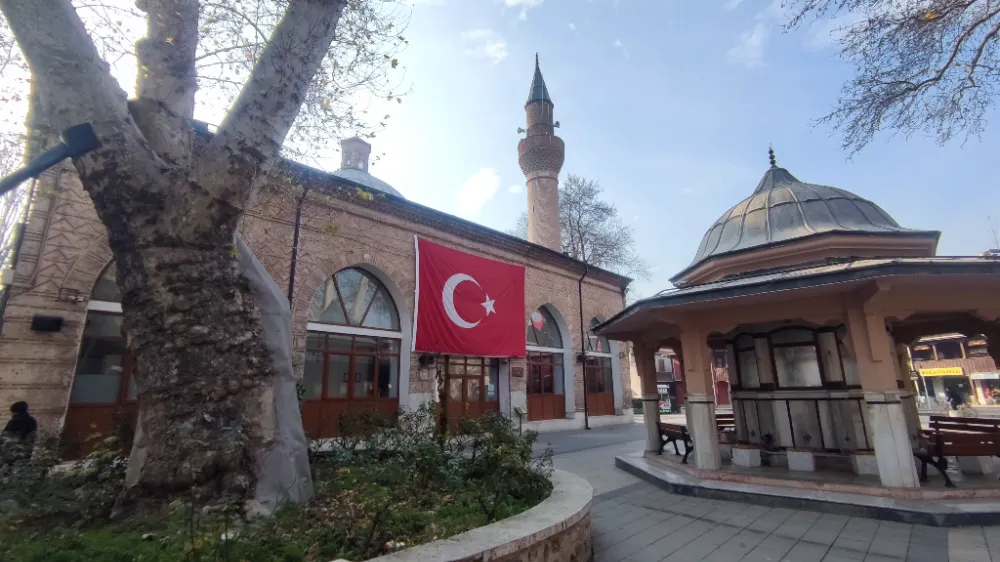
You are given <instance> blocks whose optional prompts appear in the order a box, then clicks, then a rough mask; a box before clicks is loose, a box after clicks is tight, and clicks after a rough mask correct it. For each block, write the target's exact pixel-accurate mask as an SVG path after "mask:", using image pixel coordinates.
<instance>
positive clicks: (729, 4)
mask: <svg viewBox="0 0 1000 562" xmlns="http://www.w3.org/2000/svg"><path fill="white" fill-rule="evenodd" d="M742 3H743V0H726V3H725V4H723V6H722V7H723V8H725V9H726V10H735V9H736V7H737V6H739V5H740V4H742Z"/></svg>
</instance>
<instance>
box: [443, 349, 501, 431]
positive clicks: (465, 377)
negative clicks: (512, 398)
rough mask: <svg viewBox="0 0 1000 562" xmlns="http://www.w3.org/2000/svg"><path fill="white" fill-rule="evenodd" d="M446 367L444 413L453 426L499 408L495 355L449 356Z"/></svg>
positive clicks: (449, 423)
mask: <svg viewBox="0 0 1000 562" xmlns="http://www.w3.org/2000/svg"><path fill="white" fill-rule="evenodd" d="M445 368H446V371H445V373H446V375H445V394H446V395H447V396H446V401H445V415H446V416H447V418H448V426H449V427H451V428H453V429H454V428H457V427H458V426H459V424H460V423H461V420H463V419H465V418H477V417H479V416H482V415H483V414H485V413H486V412H497V411H499V410H500V403H499V401H498V398H497V392H496V389H497V381H496V377H497V371H498V363H497V362H496V360H495V359H494V360H490V359H485V358H482V357H453V356H448V357H446V358H445Z"/></svg>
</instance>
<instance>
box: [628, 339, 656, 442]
mask: <svg viewBox="0 0 1000 562" xmlns="http://www.w3.org/2000/svg"><path fill="white" fill-rule="evenodd" d="M634 350H635V369H636V371H638V372H639V384H640V385H641V386H642V390H641V392H642V421H643V424H645V426H646V451H647V452H650V453H656V452H658V451H659V450H660V427H659V423H660V394H659V392H657V390H656V360H655V358H654V357H653V354H654V353H656V347H655V346H652V345H648V344H643V343H641V342H636V343H635V346H634Z"/></svg>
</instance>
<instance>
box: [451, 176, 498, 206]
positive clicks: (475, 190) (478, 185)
mask: <svg viewBox="0 0 1000 562" xmlns="http://www.w3.org/2000/svg"><path fill="white" fill-rule="evenodd" d="M499 189H500V174H498V173H497V171H496V169H494V168H480V169H479V170H478V171H477V172H476V173H474V174H472V175H471V176H469V179H467V180H465V183H463V184H462V186H461V187H459V188H458V194H457V195H458V199H457V200H458V214H459V215H460V216H463V217H466V218H473V217H475V216H476V215H478V214H479V211H481V210H482V209H483V207H484V206H485V205H486V203H488V202H489V201H490V199H493V196H494V195H496V193H497V190H499Z"/></svg>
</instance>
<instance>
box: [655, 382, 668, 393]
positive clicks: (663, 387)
mask: <svg viewBox="0 0 1000 562" xmlns="http://www.w3.org/2000/svg"><path fill="white" fill-rule="evenodd" d="M656 390H657V392H659V393H660V394H667V393H668V392H670V387H669V386H667V385H665V384H658V385H656Z"/></svg>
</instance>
